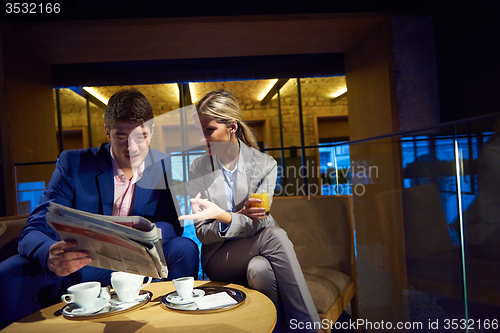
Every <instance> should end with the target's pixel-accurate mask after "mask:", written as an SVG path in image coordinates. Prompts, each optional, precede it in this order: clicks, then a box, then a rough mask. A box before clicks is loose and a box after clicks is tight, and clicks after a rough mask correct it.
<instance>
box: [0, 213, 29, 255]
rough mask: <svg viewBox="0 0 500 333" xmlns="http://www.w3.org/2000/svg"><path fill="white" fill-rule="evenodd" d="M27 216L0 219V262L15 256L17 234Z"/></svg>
mask: <svg viewBox="0 0 500 333" xmlns="http://www.w3.org/2000/svg"><path fill="white" fill-rule="evenodd" d="M27 219H28V215H17V216H7V217H1V218H0V262H2V261H4V260H5V259H7V258H9V257H11V256H13V255H15V254H17V253H18V252H17V243H18V241H19V234H20V233H21V230H22V229H23V228H24V226H25V224H26V220H27Z"/></svg>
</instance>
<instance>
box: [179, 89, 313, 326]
mask: <svg viewBox="0 0 500 333" xmlns="http://www.w3.org/2000/svg"><path fill="white" fill-rule="evenodd" d="M196 110H197V116H198V119H199V124H198V125H199V126H200V128H201V130H202V131H203V140H204V141H205V143H206V151H207V153H206V154H205V155H203V156H202V157H200V158H198V159H196V160H195V161H194V162H193V164H192V165H191V166H190V178H189V179H190V181H189V192H190V194H191V196H192V197H193V196H195V197H194V199H191V205H192V209H193V213H194V214H192V215H186V216H181V217H180V218H179V219H196V220H197V221H196V222H195V227H196V235H197V236H198V239H199V240H200V241H201V242H202V244H203V246H202V258H201V261H202V267H203V269H204V271H205V273H206V274H207V276H208V277H209V278H210V279H211V280H216V281H224V282H231V283H239V284H242V285H247V286H249V287H250V288H254V289H257V290H259V291H261V292H262V293H264V294H265V295H267V296H268V297H269V298H270V299H271V300H272V301H273V302H274V304H275V306H276V309H277V313H278V322H277V325H276V328H275V332H284V331H287V330H288V328H289V325H290V320H292V319H294V320H296V322H303V323H304V325H305V326H308V327H312V324H313V323H316V324H315V325H316V326H313V327H316V330H318V329H319V324H320V321H319V316H318V313H317V311H316V308H315V306H314V304H313V301H312V298H311V295H310V293H309V290H308V289H307V285H306V283H305V280H304V277H303V275H302V271H301V268H300V265H299V263H298V261H297V257H296V255H295V252H294V250H293V245H292V243H291V242H290V240H289V239H288V237H287V235H286V233H285V231H284V230H283V229H281V228H279V227H278V224H277V223H276V221H275V220H274V219H273V217H272V216H271V215H266V212H265V208H260V207H252V203H260V202H261V201H260V200H259V199H256V198H250V196H251V193H256V192H267V193H269V197H270V200H269V201H270V203H271V202H272V193H273V191H274V188H275V186H276V176H277V165H276V161H275V160H274V159H273V158H272V157H271V156H269V155H266V154H263V153H261V152H260V151H259V150H258V149H257V143H256V140H255V137H254V136H253V134H252V132H251V130H250V128H249V127H248V126H247V125H246V124H245V123H243V122H242V120H241V110H240V108H239V105H238V102H237V101H236V99H235V98H234V96H233V95H232V94H231V93H229V92H228V91H224V90H217V91H213V92H211V93H209V94H207V95H206V96H205V97H203V98H202V99H201V100H200V101H199V102H198V104H197V105H196ZM195 118H196V117H195ZM198 119H197V121H198ZM316 330H312V331H316ZM294 331H297V330H294ZM310 331H311V330H310Z"/></svg>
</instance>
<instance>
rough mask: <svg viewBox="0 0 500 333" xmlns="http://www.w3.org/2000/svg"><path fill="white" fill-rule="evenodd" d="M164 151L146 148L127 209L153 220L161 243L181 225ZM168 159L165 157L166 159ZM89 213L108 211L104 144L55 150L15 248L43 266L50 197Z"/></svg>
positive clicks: (53, 236)
mask: <svg viewBox="0 0 500 333" xmlns="http://www.w3.org/2000/svg"><path fill="white" fill-rule="evenodd" d="M167 157H168V156H167V155H165V154H163V153H160V152H158V151H155V150H152V149H150V150H149V153H148V156H147V157H146V160H145V169H144V172H143V176H142V178H141V179H140V180H139V181H138V182H137V183H136V186H135V196H134V206H133V209H132V212H131V215H140V216H143V217H145V218H147V219H149V220H150V221H151V222H155V223H156V225H157V227H159V228H160V229H161V230H162V237H163V243H166V242H168V241H169V240H170V239H172V238H174V237H176V236H181V235H182V232H183V228H182V227H181V226H180V224H179V221H178V219H177V212H176V209H175V205H174V202H173V200H172V196H171V194H170V191H169V189H168V183H167V178H166V177H167V176H169V174H168V173H167V171H169V170H168V169H166V167H167V166H168V165H169V163H164V159H165V158H167ZM167 161H168V160H167ZM52 201H53V202H57V203H59V204H62V205H64V206H67V207H72V208H76V209H80V210H83V211H86V212H89V213H96V214H104V215H111V214H112V212H113V201H114V177H113V166H112V164H111V155H110V145H109V144H103V145H101V147H99V148H88V149H81V150H67V151H64V152H62V153H61V155H60V156H59V159H58V161H57V164H56V170H55V171H54V174H53V175H52V178H51V180H50V182H49V184H48V186H47V188H46V190H45V192H44V194H43V196H42V198H41V200H40V203H39V205H38V206H37V207H36V208H35V210H34V211H33V212H32V213H31V215H30V217H29V218H28V221H27V223H26V226H25V227H24V229H23V231H22V232H21V236H20V241H19V246H18V249H19V253H20V254H21V255H22V256H24V257H25V258H27V259H28V260H30V261H35V262H37V261H38V262H39V263H40V265H41V267H42V269H43V270H44V271H45V272H46V273H49V270H48V269H47V257H48V253H49V248H50V246H52V245H53V244H54V243H56V242H58V241H60V238H59V236H58V235H57V233H56V232H55V231H54V230H53V229H52V228H51V227H50V226H49V225H48V224H47V221H46V220H45V214H46V213H47V207H48V205H49V203H50V202H52Z"/></svg>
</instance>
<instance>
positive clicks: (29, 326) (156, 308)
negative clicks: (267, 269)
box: [2, 281, 276, 333]
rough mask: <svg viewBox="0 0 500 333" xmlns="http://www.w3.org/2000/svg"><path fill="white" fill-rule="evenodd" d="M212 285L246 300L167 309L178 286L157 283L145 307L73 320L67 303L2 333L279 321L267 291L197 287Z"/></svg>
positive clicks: (204, 327) (268, 326)
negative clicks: (219, 307) (166, 300)
mask: <svg viewBox="0 0 500 333" xmlns="http://www.w3.org/2000/svg"><path fill="white" fill-rule="evenodd" d="M208 286H224V287H230V288H236V289H239V290H241V291H243V292H244V293H245V294H246V295H247V298H246V300H245V302H244V303H243V304H242V305H241V306H238V307H235V308H234V309H230V310H226V311H220V312H211V313H192V312H189V313H188V312H186V311H177V310H172V309H169V308H167V307H166V306H165V305H164V304H162V302H161V297H162V296H163V295H165V294H167V293H169V292H171V291H174V290H175V288H174V286H173V283H172V282H156V283H151V284H149V285H148V286H147V287H146V288H145V290H148V291H151V292H152V293H153V297H152V299H151V301H150V302H149V303H147V304H145V305H144V306H143V307H141V308H139V309H136V310H133V311H130V312H125V313H122V314H118V315H114V316H109V317H105V318H97V319H89V320H82V319H79V320H73V319H67V318H65V317H64V316H63V315H62V313H61V310H62V308H63V307H64V306H65V305H66V303H58V304H55V305H53V306H50V307H47V308H45V309H42V310H40V311H38V312H35V313H33V314H31V315H29V316H27V317H25V318H23V319H20V320H19V321H17V322H15V323H13V324H11V325H9V326H7V327H6V328H5V329H4V330H2V333H9V332H23V333H24V332H36V333H44V332H47V333H54V332H66V331H71V332H72V333H79V332H82V333H88V332H106V333H113V332H119V333H123V332H157V331H158V330H162V331H163V332H167V331H168V332H169V333H170V332H174V333H175V332H183V333H185V332H203V333H207V332H228V333H234V332H241V331H245V332H259V333H260V332H271V331H272V330H273V328H274V326H275V324H276V308H275V307H274V304H273V302H272V301H271V300H270V299H269V298H267V297H266V296H265V295H264V294H262V293H260V292H258V291H256V290H253V289H248V288H245V287H243V286H240V285H237V284H226V283H220V282H212V281H195V288H197V287H208Z"/></svg>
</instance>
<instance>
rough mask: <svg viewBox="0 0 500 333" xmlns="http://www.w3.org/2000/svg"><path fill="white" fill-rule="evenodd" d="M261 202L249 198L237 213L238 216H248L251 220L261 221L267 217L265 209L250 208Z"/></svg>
mask: <svg viewBox="0 0 500 333" xmlns="http://www.w3.org/2000/svg"><path fill="white" fill-rule="evenodd" d="M261 202H262V200H260V199H257V198H249V199H248V200H247V201H246V202H245V205H244V206H243V208H241V210H240V211H239V212H238V213H239V214H243V215H246V216H248V217H249V218H251V219H263V218H265V217H267V215H266V209H265V208H264V207H252V203H261Z"/></svg>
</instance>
